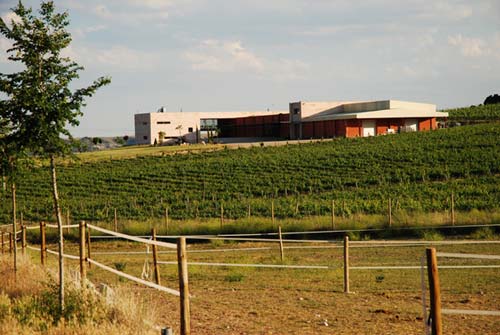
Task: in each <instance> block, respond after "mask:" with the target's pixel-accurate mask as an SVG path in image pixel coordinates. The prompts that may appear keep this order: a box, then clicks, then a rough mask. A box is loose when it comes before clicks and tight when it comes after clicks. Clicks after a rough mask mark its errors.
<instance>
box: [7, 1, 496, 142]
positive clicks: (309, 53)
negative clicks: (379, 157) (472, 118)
mask: <svg viewBox="0 0 500 335" xmlns="http://www.w3.org/2000/svg"><path fill="white" fill-rule="evenodd" d="M16 3H17V0H16V1H15V0H0V16H1V17H2V18H3V19H4V20H7V21H9V22H10V19H11V18H12V15H11V14H10V8H12V7H14V6H15V5H16ZM23 3H24V4H25V5H27V6H30V7H33V8H34V9H38V8H39V3H40V2H39V1H28V0H25V1H23ZM55 4H56V8H57V10H58V11H67V12H68V13H69V18H70V25H69V27H68V30H69V31H70V32H71V34H72V37H73V41H72V43H71V45H70V46H69V47H68V48H67V50H65V55H67V56H69V57H71V58H72V59H73V60H75V61H76V62H78V63H79V64H80V65H82V66H84V67H85V70H84V71H83V72H82V73H81V76H80V79H79V80H78V81H77V82H75V87H83V86H85V85H88V84H90V83H91V82H92V81H93V80H95V79H96V78H98V77H100V76H104V75H106V76H110V77H111V78H112V82H111V84H110V85H109V86H106V87H104V88H102V89H100V90H99V91H98V92H97V94H96V95H95V96H94V97H92V98H91V99H89V100H88V101H87V106H86V107H84V108H83V110H82V111H83V113H84V116H83V117H82V118H81V123H80V126H79V127H77V128H74V129H72V134H73V135H74V136H76V137H83V136H123V135H133V134H134V114H136V113H148V112H154V111H156V110H158V109H159V108H160V107H162V106H165V107H166V109H167V110H168V111H180V110H183V111H237V110H238V111H240V110H241V111H250V110H265V109H268V108H269V109H270V110H288V104H289V102H292V101H300V100H302V101H342V100H344V101H345V100H354V101H355V100H385V99H396V100H408V101H416V102H426V103H433V104H436V105H437V108H438V109H444V108H451V107H461V106H470V105H477V104H480V103H482V102H483V101H484V99H485V98H486V96H488V95H490V94H493V93H500V66H499V64H500V1H499V0H469V1H466V0H442V1H441V0H363V1H354V0H309V1H306V0H230V1H229V0H106V1H104V0H85V1H77V0H60V1H58V0H56V1H55ZM9 45H10V44H9V41H7V40H6V39H4V38H3V37H0V72H2V73H9V72H12V71H15V69H16V67H15V65H13V64H11V62H9V61H8V60H7V54H6V50H7V49H8V48H9Z"/></svg>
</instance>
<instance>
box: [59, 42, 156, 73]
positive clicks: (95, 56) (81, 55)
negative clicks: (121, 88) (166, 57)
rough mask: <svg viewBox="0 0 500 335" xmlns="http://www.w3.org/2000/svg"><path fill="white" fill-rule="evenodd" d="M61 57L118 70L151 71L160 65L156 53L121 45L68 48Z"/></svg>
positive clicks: (83, 63)
mask: <svg viewBox="0 0 500 335" xmlns="http://www.w3.org/2000/svg"><path fill="white" fill-rule="evenodd" d="M63 56H66V57H69V58H71V59H72V60H75V61H77V62H78V63H81V64H82V65H84V66H85V65H87V64H92V65H93V66H94V65H100V66H105V67H106V68H114V69H119V70H153V69H154V68H155V67H156V66H158V65H159V64H160V61H161V56H160V55H159V54H157V53H151V52H145V51H139V50H135V49H131V48H128V47H126V46H122V45H114V46H110V47H109V48H107V49H105V50H103V49H97V48H92V47H74V46H69V47H68V48H66V49H65V50H64V52H63Z"/></svg>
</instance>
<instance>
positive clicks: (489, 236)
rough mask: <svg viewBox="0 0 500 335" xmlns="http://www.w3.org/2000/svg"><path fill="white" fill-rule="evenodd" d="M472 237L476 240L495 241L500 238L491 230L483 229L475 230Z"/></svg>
mask: <svg viewBox="0 0 500 335" xmlns="http://www.w3.org/2000/svg"><path fill="white" fill-rule="evenodd" d="M470 237H471V238H473V239H475V240H495V239H497V237H498V236H497V234H495V232H494V231H493V230H492V229H491V228H489V227H482V228H479V229H477V230H475V231H474V232H473V233H472V234H471V235H470Z"/></svg>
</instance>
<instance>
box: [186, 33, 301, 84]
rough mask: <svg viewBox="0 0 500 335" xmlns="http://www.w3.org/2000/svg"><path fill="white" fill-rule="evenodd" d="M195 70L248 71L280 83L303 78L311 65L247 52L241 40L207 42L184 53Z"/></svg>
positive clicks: (211, 40) (212, 40)
mask: <svg viewBox="0 0 500 335" xmlns="http://www.w3.org/2000/svg"><path fill="white" fill-rule="evenodd" d="M183 58H184V59H185V60H186V61H188V62H189V63H190V66H191V69H192V70H194V71H208V72H246V73H251V74H253V75H256V76H257V77H260V78H269V79H272V80H276V81H281V80H286V79H296V78H301V77H303V76H304V74H305V73H306V72H307V71H308V69H309V65H308V64H307V63H305V62H302V61H300V60H293V59H285V58H279V59H273V58H265V57H263V56H260V55H257V54H256V53H255V52H253V51H250V50H248V49H246V48H245V47H244V46H243V45H242V42H241V41H220V40H214V39H210V40H205V41H202V42H201V43H200V44H199V45H198V46H196V47H194V48H191V49H190V50H188V51H186V52H185V53H184V54H183Z"/></svg>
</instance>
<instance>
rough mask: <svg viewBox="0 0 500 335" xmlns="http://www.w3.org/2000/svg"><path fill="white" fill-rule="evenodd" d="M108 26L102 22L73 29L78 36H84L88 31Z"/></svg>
mask: <svg viewBox="0 0 500 335" xmlns="http://www.w3.org/2000/svg"><path fill="white" fill-rule="evenodd" d="M107 28H108V27H107V26H106V25H104V24H98V25H95V26H87V27H85V28H77V29H75V30H74V34H75V35H77V36H78V37H85V36H87V34H89V33H95V32H98V31H103V30H106V29H107Z"/></svg>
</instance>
